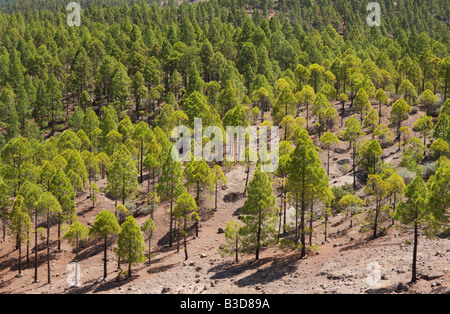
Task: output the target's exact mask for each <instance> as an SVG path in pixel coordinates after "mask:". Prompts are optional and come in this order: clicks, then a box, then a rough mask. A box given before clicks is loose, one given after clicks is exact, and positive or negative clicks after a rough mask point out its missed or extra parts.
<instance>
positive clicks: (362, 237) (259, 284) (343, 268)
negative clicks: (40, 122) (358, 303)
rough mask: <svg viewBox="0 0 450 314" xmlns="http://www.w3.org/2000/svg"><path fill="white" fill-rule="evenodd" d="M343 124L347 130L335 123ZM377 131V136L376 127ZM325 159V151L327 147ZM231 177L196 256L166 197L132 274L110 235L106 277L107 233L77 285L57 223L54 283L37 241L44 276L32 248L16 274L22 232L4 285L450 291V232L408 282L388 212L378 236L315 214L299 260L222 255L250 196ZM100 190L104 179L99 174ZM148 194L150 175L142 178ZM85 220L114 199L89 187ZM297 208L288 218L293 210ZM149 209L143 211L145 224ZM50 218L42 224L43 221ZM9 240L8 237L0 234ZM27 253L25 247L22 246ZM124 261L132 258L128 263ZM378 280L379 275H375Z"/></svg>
mask: <svg viewBox="0 0 450 314" xmlns="http://www.w3.org/2000/svg"><path fill="white" fill-rule="evenodd" d="M389 110H390V108H384V112H383V119H384V120H385V121H386V122H387V117H388V116H389ZM419 115H420V114H416V115H412V116H411V118H410V119H409V120H408V121H407V123H406V124H407V125H412V123H413V122H414V121H415V120H417V118H418V117H419ZM335 131H339V130H335ZM368 136H370V137H371V135H368ZM347 146H348V145H347V144H346V143H342V144H341V145H340V147H339V148H338V149H336V151H335V152H333V154H332V158H333V159H332V163H331V168H330V170H331V175H330V183H331V184H332V185H333V186H339V185H343V184H345V183H351V182H352V180H353V179H352V178H353V177H352V173H345V172H343V171H342V165H343V164H345V162H346V161H348V160H350V152H349V151H348V150H347ZM384 155H385V158H386V160H388V161H391V162H392V163H393V164H394V165H398V163H399V161H400V160H399V158H400V157H401V152H399V151H398V150H397V147H396V146H395V145H393V146H391V147H388V148H386V149H385V150H384ZM322 157H323V162H324V164H325V163H326V152H323V154H322ZM226 175H227V178H228V186H227V187H226V188H225V189H222V190H219V200H220V201H219V208H218V210H217V211H213V210H211V209H209V208H213V198H212V197H211V198H207V199H205V202H204V205H203V206H202V213H201V218H202V221H201V223H200V234H199V237H198V238H194V236H193V235H194V234H193V233H192V234H190V236H189V241H188V253H189V259H188V260H187V261H184V252H183V250H182V248H181V250H180V252H179V253H176V250H175V249H173V248H172V249H169V248H168V247H167V242H168V239H167V233H168V230H169V228H168V227H169V219H168V208H169V207H168V204H162V205H161V206H160V207H159V208H158V210H157V211H156V212H155V216H154V219H155V224H156V226H157V228H158V230H157V232H156V234H155V237H154V240H153V243H154V247H153V256H152V263H151V265H146V264H141V265H139V266H136V267H133V277H132V278H131V279H124V278H118V275H119V272H118V271H116V268H117V260H116V256H115V254H114V253H113V247H114V246H115V245H116V239H117V238H111V239H110V246H109V249H108V280H107V281H106V282H101V279H102V275H103V261H102V258H103V251H102V250H103V245H102V241H101V240H96V239H91V240H89V241H88V242H87V243H86V244H85V245H84V246H83V247H82V249H81V251H80V258H79V266H80V268H81V282H82V284H81V286H80V287H79V288H70V287H69V286H68V283H67V280H68V278H70V277H71V273H72V269H71V268H70V266H69V263H70V262H72V261H73V258H74V252H73V251H72V249H71V247H70V246H69V245H68V244H67V243H66V242H65V241H63V242H62V251H61V252H56V251H55V248H56V238H57V234H56V226H54V227H52V230H51V239H52V241H51V244H52V255H51V260H52V262H51V274H52V283H51V284H50V285H49V284H47V283H46V277H47V275H46V272H47V265H46V255H45V254H46V251H45V248H44V245H43V244H40V246H39V260H38V264H39V268H38V269H39V279H40V282H39V283H33V275H34V268H33V266H34V264H33V263H34V254H33V252H32V249H30V259H29V262H28V263H26V257H25V254H24V255H23V257H22V262H23V266H24V268H25V269H24V270H23V272H22V274H23V276H22V277H21V278H17V277H16V275H17V272H18V263H17V259H18V251H16V250H14V241H13V239H12V238H11V237H7V240H6V242H4V243H2V242H0V293H3V294H9V293H33V294H36V293H37V294H49V293H119V294H122V293H123V294H130V293H133V294H134V293H150V294H158V293H173V294H179V293H181V294H184V293H205V294H206V293H214V294H215V293H232V294H235V293H242V294H250V293H251V294H263V293H276V294H278V293H327V294H331V293H345V294H347V293H349V294H350V293H450V274H449V271H450V245H449V241H448V239H426V237H425V236H423V235H421V237H420V239H419V250H418V252H419V254H418V273H419V278H420V279H419V281H418V282H417V283H416V284H408V283H409V281H410V277H411V273H410V269H411V261H412V245H411V244H410V243H412V242H413V236H412V232H411V231H410V230H403V229H397V228H396V227H392V228H389V224H390V221H385V222H384V223H383V224H382V227H383V228H386V230H387V231H386V232H385V233H383V234H382V236H381V237H379V238H377V239H375V240H372V239H370V232H367V233H362V232H360V231H361V227H360V226H359V225H357V224H355V226H354V227H353V228H349V226H350V221H349V219H345V217H344V216H343V215H342V214H338V215H336V216H334V217H332V218H331V221H330V226H329V237H328V241H327V242H324V235H323V230H322V229H323V228H322V222H321V221H316V222H315V223H314V227H315V228H314V236H313V244H317V245H318V249H317V250H314V251H312V252H309V254H308V256H307V257H306V258H304V259H299V254H298V253H297V252H289V253H286V252H283V251H281V250H280V249H278V248H276V247H271V248H265V249H264V250H263V252H262V254H261V257H260V260H259V261H256V262H254V261H253V256H252V255H243V256H241V259H240V261H239V263H237V264H236V263H234V262H233V260H234V259H233V258H232V257H226V258H222V257H221V256H220V255H219V253H218V248H219V247H220V245H222V244H224V242H225V236H224V234H223V233H221V232H219V228H223V229H224V228H225V226H226V224H227V222H228V221H230V220H231V219H236V220H237V219H238V217H239V215H240V212H241V210H240V209H241V208H242V207H243V204H244V201H245V199H244V198H242V196H241V195H242V193H243V191H244V185H245V179H246V174H245V170H244V168H242V167H240V166H238V167H236V168H233V169H232V170H231V171H229V172H227V174H226ZM98 186H99V188H100V189H102V188H104V187H105V186H106V181H105V180H101V181H99V182H98ZM362 187H363V182H360V183H359V185H358V188H359V192H358V194H359V195H361V196H363V195H364V193H363V192H362ZM141 189H142V195H145V192H146V190H147V184H146V183H144V184H143V185H142V187H141ZM76 202H77V214H78V216H79V220H80V221H81V222H83V223H84V224H85V225H87V226H91V225H92V223H93V221H94V218H95V215H96V214H98V213H99V212H100V211H101V210H102V209H108V210H111V211H113V210H114V207H115V203H114V201H112V200H110V199H108V198H107V197H106V196H105V195H104V194H101V195H100V196H99V200H98V203H97V204H96V205H95V206H94V207H92V203H91V200H90V199H88V193H83V194H81V195H78V196H77V199H76ZM292 215H293V214H292V209H291V210H290V217H291V218H290V219H292ZM145 219H146V217H139V218H138V222H139V223H141V224H142V223H143V222H144V221H145ZM42 226H44V225H42ZM0 241H1V240H0ZM23 251H24V253H25V248H24V250H23ZM374 265H375V267H376V268H375V271H379V275H380V279H381V281H380V282H377V281H375V282H374V280H373V278H376V276H375V277H372V276H371V274H373V272H374V270H373V268H370V267H369V266H374ZM123 267H124V269H126V267H127V266H126V265H123ZM371 279H372V280H371Z"/></svg>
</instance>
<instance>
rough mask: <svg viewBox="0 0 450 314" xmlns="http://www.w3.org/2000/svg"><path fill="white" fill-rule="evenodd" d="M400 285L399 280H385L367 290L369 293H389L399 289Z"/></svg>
mask: <svg viewBox="0 0 450 314" xmlns="http://www.w3.org/2000/svg"><path fill="white" fill-rule="evenodd" d="M398 286H399V283H398V282H394V281H390V280H385V281H384V282H383V281H381V282H380V284H379V285H378V286H377V287H373V288H371V289H368V290H366V293H368V294H387V293H391V292H394V291H396V290H397V288H398Z"/></svg>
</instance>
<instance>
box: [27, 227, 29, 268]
mask: <svg viewBox="0 0 450 314" xmlns="http://www.w3.org/2000/svg"><path fill="white" fill-rule="evenodd" d="M29 263H30V232H29V231H27V264H29Z"/></svg>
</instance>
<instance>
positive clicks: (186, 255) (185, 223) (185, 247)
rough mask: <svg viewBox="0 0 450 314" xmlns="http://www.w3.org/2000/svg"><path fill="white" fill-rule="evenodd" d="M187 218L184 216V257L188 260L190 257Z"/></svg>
mask: <svg viewBox="0 0 450 314" xmlns="http://www.w3.org/2000/svg"><path fill="white" fill-rule="evenodd" d="M186 220H187V218H186V216H184V258H185V260H186V261H187V260H188V259H189V257H188V251H187V221H186Z"/></svg>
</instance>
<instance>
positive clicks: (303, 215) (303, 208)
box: [300, 195, 306, 258]
mask: <svg viewBox="0 0 450 314" xmlns="http://www.w3.org/2000/svg"><path fill="white" fill-rule="evenodd" d="M305 213H306V203H305V197H304V195H303V196H302V212H301V217H300V230H301V242H302V253H301V256H300V257H302V258H303V257H305V256H306V235H305Z"/></svg>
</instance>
